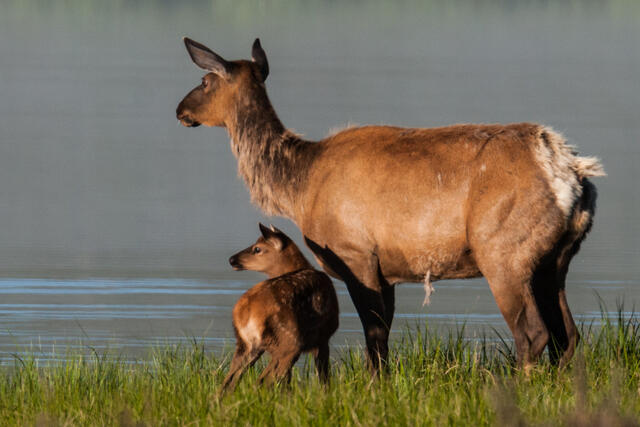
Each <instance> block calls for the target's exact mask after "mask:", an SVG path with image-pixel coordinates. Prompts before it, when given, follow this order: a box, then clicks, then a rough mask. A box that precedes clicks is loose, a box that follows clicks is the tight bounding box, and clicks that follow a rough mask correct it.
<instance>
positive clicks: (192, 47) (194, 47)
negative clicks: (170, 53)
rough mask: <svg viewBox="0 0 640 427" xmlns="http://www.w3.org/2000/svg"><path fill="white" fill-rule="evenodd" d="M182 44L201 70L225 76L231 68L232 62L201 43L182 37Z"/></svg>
mask: <svg viewBox="0 0 640 427" xmlns="http://www.w3.org/2000/svg"><path fill="white" fill-rule="evenodd" d="M182 40H184V45H185V46H186V47H187V52H189V56H190V57H191V60H192V61H193V62H194V63H195V64H196V65H197V66H198V67H200V68H202V69H203V70H207V71H211V72H212V73H216V74H217V75H219V76H220V77H224V78H226V77H227V76H228V75H229V74H230V73H231V71H232V69H233V64H232V63H231V62H229V61H226V60H225V59H224V58H223V57H221V56H220V55H218V54H217V53H215V52H214V51H212V50H211V49H209V48H208V47H206V46H205V45H203V44H200V43H198V42H196V41H193V40H191V39H190V38H189V37H183V38H182Z"/></svg>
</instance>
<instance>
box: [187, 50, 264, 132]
mask: <svg viewBox="0 0 640 427" xmlns="http://www.w3.org/2000/svg"><path fill="white" fill-rule="evenodd" d="M183 40H184V44H185V46H186V47H187V52H189V56H190V57H191V59H192V60H193V62H194V63H195V64H196V65H197V66H198V67H200V68H202V69H203V70H205V71H208V73H207V74H205V75H204V77H202V83H201V84H200V85H198V86H196V87H195V88H194V89H193V90H192V91H191V92H189V93H188V94H187V96H185V97H184V99H183V100H182V101H181V102H180V104H178V108H177V109H176V117H177V118H178V120H180V122H181V123H182V124H183V125H184V126H188V127H195V126H200V125H201V124H203V125H206V126H225V127H228V126H229V122H230V120H233V119H235V116H236V115H237V113H238V111H239V110H240V109H241V108H250V107H251V106H252V104H254V103H255V102H256V101H257V100H260V99H262V98H265V99H266V91H265V87H264V81H265V80H266V79H267V76H268V75H269V63H268V62H267V55H266V54H265V52H264V50H263V49H262V46H261V45H260V39H256V40H255V41H254V42H253V48H252V49H251V58H252V59H251V61H247V60H239V61H227V60H225V59H224V58H222V57H221V56H220V55H218V54H216V53H215V52H213V51H212V50H211V49H209V48H208V47H206V46H204V45H202V44H200V43H198V42H195V41H193V40H191V39H189V38H187V37H185V38H184V39H183Z"/></svg>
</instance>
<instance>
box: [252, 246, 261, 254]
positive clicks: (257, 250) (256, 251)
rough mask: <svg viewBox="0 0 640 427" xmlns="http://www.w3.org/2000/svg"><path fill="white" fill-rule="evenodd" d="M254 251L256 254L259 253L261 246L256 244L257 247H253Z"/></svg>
mask: <svg viewBox="0 0 640 427" xmlns="http://www.w3.org/2000/svg"><path fill="white" fill-rule="evenodd" d="M253 253H254V254H259V253H260V248H259V247H258V246H256V247H255V248H253Z"/></svg>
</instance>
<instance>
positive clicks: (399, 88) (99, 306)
mask: <svg viewBox="0 0 640 427" xmlns="http://www.w3.org/2000/svg"><path fill="white" fill-rule="evenodd" d="M185 35H188V36H189V37H191V38H193V39H195V40H198V41H200V42H203V43H204V44H206V45H208V46H209V47H211V48H212V49H213V50H215V51H216V52H217V53H219V54H220V55H222V56H223V57H225V58H226V59H240V58H249V57H250V48H251V44H252V42H253V40H254V39H255V38H256V37H260V38H261V41H262V45H263V47H264V48H265V50H266V52H267V56H268V58H269V61H270V67H271V74H270V76H269V78H268V80H267V89H268V92H269V94H270V97H271V100H272V102H273V104H274V107H275V108H276V111H277V112H278V113H279V115H280V118H281V119H282V121H283V122H284V124H285V125H286V126H288V127H290V128H292V129H294V130H295V131H297V132H299V133H302V134H304V135H305V136H306V137H307V138H311V139H320V138H322V137H323V136H325V135H326V134H327V133H328V132H329V131H330V130H331V129H332V128H336V127H341V126H344V125H346V124H348V123H357V124H382V123H389V124H395V125H400V126H412V127H432V126H444V125H448V124H452V123H464V122H488V123H493V122H502V123H506V122H520V121H534V122H540V123H544V124H547V125H550V126H553V127H554V128H555V129H556V130H557V131H560V132H562V133H564V134H565V135H566V136H567V138H568V140H569V142H570V143H572V144H575V145H577V147H578V149H579V151H580V152H581V153H582V154H584V155H595V156H599V157H600V158H601V159H602V161H603V164H604V166H605V169H606V171H607V172H608V174H609V176H608V177H606V178H597V179H594V182H595V184H596V186H597V187H598V190H599V199H598V212H597V215H596V220H595V226H594V229H593V231H592V232H591V234H590V235H589V237H588V238H587V240H586V242H585V243H584V244H583V249H582V251H581V252H580V254H579V255H578V256H577V257H576V258H575V259H574V261H573V263H572V265H571V270H570V275H569V285H568V293H569V302H570V304H571V306H572V309H573V312H574V314H576V317H578V319H579V320H581V321H583V322H587V323H589V322H597V321H598V319H599V317H600V312H599V308H598V305H599V301H598V297H597V296H596V293H597V294H598V295H600V297H601V298H602V299H603V300H604V302H605V303H606V304H607V306H608V308H609V309H610V310H615V308H616V303H617V302H621V301H623V300H624V304H625V310H627V312H631V311H632V306H633V304H634V303H635V302H637V301H638V297H639V296H640V287H639V286H638V285H639V280H638V276H639V273H640V250H639V249H638V244H639V243H640V226H639V222H638V219H637V218H638V216H639V215H640V202H639V200H640V189H639V187H640V186H639V185H638V183H639V182H640V179H639V178H640V176H639V175H640V174H639V172H638V162H639V161H640V77H639V76H640V3H638V2H636V1H634V0H609V1H591V0H583V1H578V0H574V1H567V2H552V1H546V0H533V1H518V0H502V1H483V0H475V1H462V0H454V1H444V0H442V1H435V0H433V1H429V0H426V1H414V0H401V1H397V2H391V1H388V2H387V1H379V0H378V1H367V2H365V1H341V2H320V1H317V2H313V1H302V0H288V1H285V0H280V1H277V0H276V1H239V0H226V1H193V2H173V1H166V0H165V1H163V0H157V1H152V0H142V1H127V0H114V1H109V2H104V1H98V0H82V1H80V0H68V1H61V2H48V1H38V0H7V1H3V4H2V6H1V7H0V100H1V101H0V358H1V360H3V361H5V362H6V361H10V360H12V354H13V353H20V352H24V351H30V352H32V353H33V352H36V354H38V355H39V357H41V358H42V359H55V358H57V357H61V356H59V354H57V352H56V350H55V349H56V348H58V349H67V348H69V347H71V348H74V347H79V348H86V347H87V346H89V345H90V346H92V347H95V348H97V349H104V350H105V351H107V350H108V351H116V352H117V353H118V354H120V355H122V356H123V357H127V358H129V357H130V358H136V357H144V354H145V352H146V351H148V349H149V347H150V346H151V345H152V344H163V343H167V342H168V343H174V342H182V341H185V340H189V339H190V338H197V339H198V340H200V341H201V342H203V343H204V344H205V345H206V346H207V347H208V348H211V349H212V351H219V350H220V349H222V348H224V347H228V346H230V345H231V344H232V342H233V339H232V331H231V320H230V312H231V307H232V306H233V304H234V302H235V301H236V300H237V298H238V297H239V296H240V295H241V294H242V292H244V291H245V290H246V289H248V288H249V287H250V286H251V285H253V284H254V283H256V282H257V281H258V280H260V279H261V276H260V275H258V274H255V273H249V272H241V273H238V272H233V271H232V270H231V268H230V267H229V265H228V264H227V259H228V257H229V256H230V255H231V254H233V253H234V252H236V251H237V250H239V249H242V248H244V247H246V246H248V245H249V244H251V243H252V242H253V241H254V240H255V239H256V238H257V236H258V229H257V225H256V224H257V222H258V221H263V222H266V223H273V224H275V225H276V226H278V227H280V228H282V229H283V230H284V231H285V232H287V233H289V234H290V235H291V236H292V237H293V238H294V239H295V240H296V242H298V243H299V244H300V245H301V246H302V240H301V236H300V233H299V231H298V230H297V229H296V228H295V226H294V225H293V224H291V223H290V222H288V221H286V220H283V219H281V218H265V217H263V216H262V215H261V213H260V212H258V211H257V209H256V208H255V207H253V206H252V205H251V204H250V203H249V194H248V192H247V191H246V189H245V188H244V185H243V183H242V182H241V181H240V179H238V178H237V176H236V163H235V159H234V157H233V155H232V154H231V150H230V149H229V141H228V137H227V134H226V131H225V130H223V129H219V128H216V129H211V128H205V127H199V128H197V129H187V128H184V127H182V126H181V125H179V123H178V121H177V120H176V118H175V108H176V106H177V104H178V102H179V101H180V100H181V99H182V97H183V96H184V95H185V94H186V93H187V92H188V91H190V90H191V89H192V88H193V87H194V86H196V85H198V84H199V81H200V77H201V76H202V74H203V73H202V72H201V70H200V69H198V68H197V67H196V66H195V65H194V64H192V63H191V61H190V60H189V58H188V55H187V53H186V51H185V49H184V46H183V44H182V41H181V38H182V37H183V36H185ZM307 253H308V252H307ZM336 286H337V287H338V291H339V293H340V299H341V300H340V301H341V309H342V317H341V328H340V330H339V333H338V334H337V335H336V337H335V338H334V339H333V344H334V345H336V346H338V347H339V346H343V345H354V344H357V343H361V338H362V333H361V328H360V323H359V320H358V318H357V316H356V314H355V310H354V307H353V305H352V303H351V301H350V299H349V297H348V295H347V294H346V290H345V288H344V286H343V285H342V283H339V282H336ZM435 287H436V293H435V294H434V295H433V297H432V303H431V305H430V306H427V307H422V306H421V302H422V299H423V291H422V285H421V284H405V285H400V287H399V288H398V289H397V291H396V293H397V301H398V302H397V304H398V308H397V313H398V314H397V315H396V320H395V322H394V325H393V326H394V330H398V329H400V328H403V327H407V326H408V327H413V326H415V325H417V324H420V325H423V324H424V322H425V320H426V321H427V322H428V323H429V325H430V326H432V327H434V328H439V329H440V330H444V331H447V330H448V329H449V328H460V327H461V325H463V324H464V325H466V326H465V327H466V328H467V333H468V335H469V336H470V337H471V338H473V337H474V336H478V334H482V333H485V332H487V331H488V332H487V333H489V335H492V334H493V332H491V328H497V329H498V330H505V325H504V322H503V321H502V318H501V316H500V315H499V313H498V311H497V308H496V306H495V303H494V301H493V298H492V296H491V294H490V291H489V289H488V286H487V285H486V283H485V282H484V280H482V279H478V280H470V281H447V282H438V283H436V284H435ZM392 336H393V335H392Z"/></svg>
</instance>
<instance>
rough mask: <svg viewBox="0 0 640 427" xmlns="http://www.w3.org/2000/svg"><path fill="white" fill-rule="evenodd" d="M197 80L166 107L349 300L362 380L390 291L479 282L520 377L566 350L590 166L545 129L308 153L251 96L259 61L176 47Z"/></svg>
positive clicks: (377, 345) (378, 139)
mask: <svg viewBox="0 0 640 427" xmlns="http://www.w3.org/2000/svg"><path fill="white" fill-rule="evenodd" d="M184 42H185V45H186V47H187V51H188V52H189V55H190V56H191V59H192V60H193V62H195V64H196V65H198V66H199V67H200V68H202V69H204V70H205V71H207V72H208V73H207V74H206V75H205V76H204V77H203V78H202V84H200V85H198V86H197V87H196V88H194V89H193V90H192V91H191V92H190V93H189V94H187V95H186V96H185V98H184V99H183V100H182V102H180V104H179V105H178V108H177V111H176V114H177V118H178V119H179V120H180V122H181V123H182V124H183V125H185V126H191V127H193V126H198V125H200V124H204V125H207V126H223V127H225V128H226V129H227V131H228V132H229V135H230V138H231V149H232V151H233V153H234V155H235V156H236V158H237V160H238V173H239V175H240V176H241V177H242V178H243V179H244V181H245V183H246V185H247V187H248V189H249V192H250V194H251V199H252V201H253V202H254V203H255V204H256V205H258V206H259V207H260V208H261V209H262V211H263V212H265V213H266V214H269V215H281V216H284V217H287V218H289V219H291V220H292V221H293V222H295V224H296V225H297V226H298V227H299V228H300V230H301V231H302V233H303V235H304V237H305V241H306V243H307V245H308V246H309V247H310V249H311V250H312V251H313V252H314V255H315V256H316V258H317V260H318V262H320V263H321V265H322V266H323V268H324V269H325V270H326V271H327V272H328V273H329V274H331V275H333V276H334V277H337V278H339V279H341V280H343V281H344V282H345V283H346V285H347V288H348V290H349V294H350V295H351V298H352V300H353V303H354V305H355V308H356V309H357V312H358V315H359V316H360V319H361V321H362V326H363V328H364V333H365V340H366V345H367V356H368V360H369V362H370V366H371V368H372V369H373V370H374V371H375V370H376V369H377V368H378V367H379V364H380V361H383V362H384V361H385V359H386V357H387V352H388V347H387V342H388V336H389V328H390V326H391V321H392V319H393V314H394V301H395V298H394V285H395V284H397V283H400V282H422V281H425V279H426V280H441V279H454V278H470V277H479V276H484V277H485V278H486V279H487V281H488V283H489V286H490V288H491V291H492V293H493V295H494V297H495V300H496V303H497V305H498V307H499V309H500V311H501V312H502V315H503V316H504V319H505V320H506V322H507V325H508V326H509V328H510V330H511V332H512V333H513V337H514V341H515V345H516V351H517V357H518V361H519V364H520V365H521V366H525V367H527V366H529V365H531V364H533V363H535V361H536V360H537V359H538V357H539V356H540V355H541V354H542V352H543V351H544V348H545V346H547V345H549V354H550V359H551V361H552V362H554V363H561V364H564V363H565V362H566V361H568V360H569V359H570V358H571V356H572V354H573V352H574V349H575V345H576V343H577V341H578V333H577V330H576V325H575V323H574V321H573V318H572V315H571V312H570V310H569V306H568V305H567V299H566V295H565V278H566V275H567V270H568V267H569V262H570V261H571V259H572V257H573V256H574V255H575V254H576V253H577V252H578V249H579V247H580V243H581V242H582V240H583V239H584V237H585V235H586V234H587V232H588V231H589V229H590V227H591V224H592V219H593V215H594V211H595V201H596V189H595V186H594V185H593V184H592V183H591V182H590V181H589V180H588V178H589V177H593V176H603V175H604V170H603V168H602V166H601V164H600V163H599V161H598V159H596V158H593V157H580V156H578V155H577V153H576V152H575V151H574V150H573V148H572V147H571V146H569V145H567V144H566V143H565V140H564V138H563V137H562V136H561V135H559V134H558V133H556V132H554V131H553V130H552V129H550V128H549V127H545V126H542V125H538V124H532V123H517V124H507V125H500V124H489V125H486V124H465V125H453V126H447V127H441V128H431V129H409V128H399V127H393V126H364V127H358V128H351V129H347V130H344V131H341V132H338V133H336V134H334V135H332V136H329V137H327V138H326V139H323V140H321V141H318V142H312V141H306V140H304V139H302V138H301V137H299V136H297V135H295V134H293V133H292V132H290V131H288V130H287V129H286V128H285V127H284V126H283V124H282V123H281V122H280V120H279V119H278V116H277V115H276V113H275V111H274V109H273V107H272V105H271V102H270V101H269V98H268V97H267V92H266V89H265V80H266V78H267V76H268V74H269V65H268V62H267V57H266V54H265V52H264V50H263V49H262V47H261V45H260V41H259V40H258V39H256V41H255V42H254V44H253V49H252V60H250V61H249V60H237V61H227V60H225V59H223V58H222V57H221V56H219V55H217V54H216V53H214V52H212V51H211V50H210V49H209V48H207V47H206V46H203V45H202V44H199V43H197V42H195V41H192V40H190V39H188V38H185V39H184Z"/></svg>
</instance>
